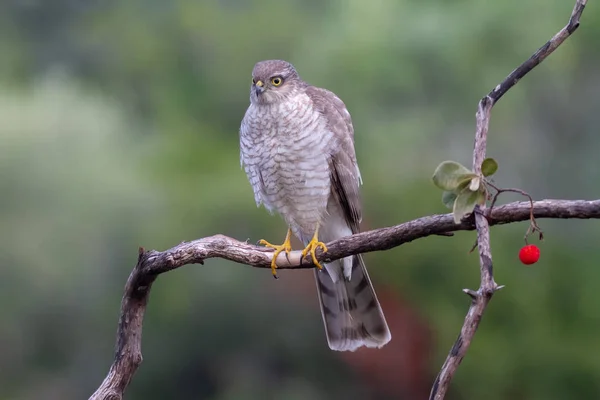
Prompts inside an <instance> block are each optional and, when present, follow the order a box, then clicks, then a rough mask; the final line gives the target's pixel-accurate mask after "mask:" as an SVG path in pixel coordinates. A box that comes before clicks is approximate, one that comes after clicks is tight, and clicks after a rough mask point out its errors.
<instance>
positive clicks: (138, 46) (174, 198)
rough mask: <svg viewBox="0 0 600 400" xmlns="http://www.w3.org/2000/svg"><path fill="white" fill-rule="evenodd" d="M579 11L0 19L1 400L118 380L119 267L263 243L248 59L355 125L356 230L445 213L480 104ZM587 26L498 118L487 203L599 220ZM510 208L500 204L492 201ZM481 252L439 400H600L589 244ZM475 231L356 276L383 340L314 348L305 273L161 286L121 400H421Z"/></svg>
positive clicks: (112, 13)
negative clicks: (527, 259) (213, 241)
mask: <svg viewBox="0 0 600 400" xmlns="http://www.w3.org/2000/svg"><path fill="white" fill-rule="evenodd" d="M573 3H574V1H564V0H503V1H489V0H488V1H481V0H461V1H458V0H456V1H442V0H437V1H431V0H430V1H423V0H420V1H415V0H412V1H411V0H397V1H392V0H381V1H375V0H374V1H371V2H367V1H358V0H353V1H325V2H322V1H317V0H305V1H300V0H289V1H275V0H220V1H217V0H203V1H195V0H173V1H159V0H146V1H139V0H138V1H136V0H132V1H123V2H118V1H115V0H107V1H90V0H88V1H73V0H53V1H48V0H46V1H44V0H2V1H1V2H0V144H1V145H0V194H1V195H0V232H1V234H2V238H1V240H0V299H2V307H0V320H1V323H0V371H1V372H2V373H1V374H0V399H2V400H5V399H6V400H37V399H42V400H54V399H84V398H87V397H88V396H89V395H90V394H91V393H92V392H93V391H94V390H95V389H96V387H97V386H98V385H99V384H100V382H101V381H102V379H103V378H104V376H105V374H106V372H107V371H108V367H109V365H110V363H111V362H112V357H113V348H114V341H115V332H116V325H117V320H118V313H119V305H120V301H121V296H122V291H123V287H124V284H125V281H126V279H127V276H128V274H129V273H130V271H131V269H132V268H133V266H134V264H135V261H136V258H137V247H138V246H144V247H146V248H153V249H158V250H163V249H166V248H169V247H171V246H173V245H176V244H177V243H179V242H181V241H184V240H191V239H195V238H199V237H203V236H208V235H212V234H216V233H223V234H225V235H229V236H232V237H234V238H237V239H240V240H246V239H249V240H250V241H252V242H256V241H257V240H258V239H260V238H266V239H268V240H270V241H275V242H277V241H279V240H281V239H283V235H284V234H285V226H284V224H283V222H282V221H281V220H280V219H279V218H276V217H271V216H269V215H268V213H267V212H266V211H265V210H264V209H257V208H256V206H255V204H254V200H253V196H252V191H251V188H250V186H249V184H248V182H247V181H246V177H245V174H244V172H243V171H242V170H241V169H240V165H239V147H238V127H239V124H240V121H241V119H242V117H243V114H244V112H245V109H246V107H247V105H248V102H249V100H248V96H249V84H250V72H251V70H252V67H253V65H254V63H255V62H256V61H259V60H262V59H268V58H282V59H286V60H288V61H291V62H292V63H294V64H295V66H296V68H297V69H298V71H299V72H300V74H301V76H302V77H303V78H304V79H306V80H307V81H309V82H310V83H313V84H315V85H318V86H323V87H326V88H328V89H330V90H333V91H334V92H336V93H337V94H338V95H339V96H340V97H341V98H342V99H343V100H344V101H345V102H346V104H347V106H348V108H349V110H350V112H351V113H352V116H353V119H354V125H355V129H356V148H357V154H358V159H359V164H360V166H361V170H362V175H363V179H364V182H365V184H364V186H363V188H362V193H363V202H364V214H365V217H364V220H365V221H364V229H369V228H375V227H381V226H388V225H394V224H398V223H401V222H404V221H407V220H410V219H413V218H417V217H420V216H423V215H428V214H434V213H443V212H447V210H446V209H444V207H443V206H442V204H441V202H440V196H441V193H440V191H439V190H438V189H436V188H435V187H434V186H433V184H432V183H431V181H430V177H431V174H432V172H433V170H434V169H435V167H436V166H437V164H438V163H439V162H441V161H443V160H445V159H454V160H457V161H460V162H462V163H463V164H465V165H470V163H471V153H472V143H473V136H474V129H475V128H474V126H475V124H474V114H475V110H476V106H477V102H478V101H479V99H480V98H481V97H482V96H483V95H484V94H486V93H487V92H488V91H489V90H490V89H491V88H493V87H494V86H495V85H496V84H498V83H499V82H500V80H501V79H503V78H504V77H505V76H506V75H507V74H508V73H509V72H510V71H511V70H512V69H513V68H515V67H516V66H517V65H518V64H519V63H520V62H522V61H523V60H525V59H526V58H527V57H529V56H530V54H532V52H533V51H535V49H537V48H538V47H539V46H540V45H542V44H543V43H544V42H545V41H546V40H547V39H548V38H550V37H551V36H552V35H554V34H555V33H556V32H557V31H558V29H560V28H561V27H562V26H563V25H564V24H565V23H566V22H567V20H568V16H569V14H570V12H571V9H572V7H573ZM599 40H600V10H599V9H598V5H597V3H596V2H590V5H589V7H588V9H586V11H585V12H584V14H583V18H582V26H581V28H580V29H579V30H578V31H577V32H576V34H575V35H574V36H573V37H572V38H570V39H569V40H568V41H567V42H566V43H565V44H564V45H563V46H562V47H560V48H559V49H558V50H557V51H556V53H555V54H553V55H552V56H551V57H550V58H549V59H547V60H546V62H545V63H544V64H542V65H541V66H540V67H538V68H537V69H536V70H535V71H534V72H533V73H532V74H531V75H529V76H527V77H526V78H525V79H524V80H523V81H522V82H520V83H519V84H518V85H517V86H516V87H515V88H513V89H512V90H511V91H510V92H509V93H508V94H507V95H506V96H505V97H504V98H503V99H502V101H500V102H499V104H498V105H497V107H495V108H494V111H493V114H492V123H491V127H490V133H489V142H488V154H489V155H490V156H493V157H495V158H496V159H497V160H498V161H499V164H500V170H499V172H498V174H497V176H496V178H495V182H496V184H498V185H499V186H503V187H519V188H522V189H524V190H526V191H528V192H529V193H531V195H532V196H534V198H536V199H543V198H567V199H576V198H584V199H594V198H599V197H600V183H599V170H600V161H599V159H598V156H597V154H598V149H599V148H600V135H598V124H599V123H600V113H599V112H598V110H599V108H600V69H598V63H599V62H600V47H599V46H598V41H599ZM517 199H519V198H518V197H514V196H513V197H511V195H507V196H506V197H503V201H506V202H508V201H513V200H517ZM539 222H540V225H541V227H542V228H543V229H544V231H545V234H546V240H545V242H544V243H542V244H541V250H542V257H541V260H540V262H539V263H538V264H536V265H535V266H533V267H529V268H528V267H524V266H523V265H522V264H520V263H519V261H518V258H517V253H518V249H519V248H520V246H521V245H522V244H523V239H522V238H523V234H524V232H525V230H526V228H527V224H526V223H519V224H512V225H510V226H505V227H498V228H494V229H493V230H492V249H493V255H494V261H495V267H496V280H497V282H498V283H499V284H504V285H506V288H505V289H504V290H502V291H501V292H499V293H498V294H497V295H496V296H495V297H494V300H493V301H492V303H491V305H490V307H489V308H488V310H487V313H486V315H485V318H484V320H483V323H482V325H481V327H480V330H479V332H478V334H477V335H476V338H475V340H474V342H473V343H472V346H471V348H470V350H469V352H468V354H467V357H466V358H465V360H464V361H463V363H462V365H461V367H460V368H459V371H458V373H457V375H456V377H455V380H454V381H453V384H452V389H451V392H450V395H449V396H448V398H449V399H480V398H486V399H490V400H496V399H528V400H538V399H539V400H541V399H544V400H554V399H568V398H569V399H570V398H581V399H583V398H585V399H591V398H600V335H599V330H600V311H599V309H598V307H599V305H600V268H599V267H600V265H599V263H598V258H599V256H600V249H599V246H598V238H599V236H600V224H598V222H597V221H550V220H541V221H539ZM474 238H475V236H474V233H473V232H462V233H459V234H457V235H456V236H455V237H452V238H445V237H431V238H426V239H422V240H418V241H416V242H414V243H410V244H406V245H404V246H401V247H399V248H396V249H393V250H390V251H386V252H379V253H372V254H368V255H367V256H366V261H367V264H368V265H369V270H370V272H371V275H372V277H373V280H374V281H375V286H376V288H377V291H378V293H379V296H380V299H381V301H382V304H383V308H384V310H385V312H386V315H387V317H388V320H389V322H390V325H391V329H392V335H393V339H392V342H391V343H390V344H389V345H388V346H387V347H385V348H384V350H381V351H373V350H370V351H369V350H366V351H363V350H361V351H358V352H356V353H352V354H340V353H334V352H331V351H329V349H328V348H327V345H326V341H325V336H324V333H323V327H322V322H321V317H320V315H319V311H318V306H317V301H316V294H315V289H314V283H313V281H312V280H313V278H312V272H311V271H282V272H281V273H280V277H281V279H280V280H278V281H275V280H274V279H273V278H272V277H271V274H270V271H268V270H263V269H253V268H248V267H243V266H240V265H236V264H233V263H231V262H225V261H221V260H210V261H208V262H207V263H206V265H205V266H187V267H184V268H181V269H179V270H176V271H173V272H170V273H168V274H165V275H163V276H161V277H160V278H159V279H158V281H157V282H156V284H155V285H154V287H153V290H152V294H151V299H150V305H149V308H148V312H147V315H146V319H145V324H144V341H143V354H144V363H143V364H142V366H141V368H140V369H139V370H138V372H137V374H136V375H135V377H134V379H133V382H132V383H131V386H130V387H129V389H128V391H127V398H129V399H148V400H154V399H211V400H235V399H292V400H295V399H298V400H301V399H422V398H426V396H427V394H428V392H429V386H430V384H431V383H432V381H433V379H434V377H435V375H436V373H437V370H438V368H439V367H440V365H441V364H442V362H443V360H444V358H445V357H446V354H447V352H448V350H449V349H450V347H451V345H452V343H453V342H454V340H455V338H456V335H457V333H458V331H459V329H460V326H461V324H462V322H463V318H464V315H465V312H466V310H467V307H468V304H469V300H468V298H467V296H465V295H464V294H463V293H462V292H461V289H463V288H465V287H468V288H477V287H478V283H479V272H478V260H477V256H476V255H475V254H468V250H469V248H470V247H471V245H472V243H473V241H474Z"/></svg>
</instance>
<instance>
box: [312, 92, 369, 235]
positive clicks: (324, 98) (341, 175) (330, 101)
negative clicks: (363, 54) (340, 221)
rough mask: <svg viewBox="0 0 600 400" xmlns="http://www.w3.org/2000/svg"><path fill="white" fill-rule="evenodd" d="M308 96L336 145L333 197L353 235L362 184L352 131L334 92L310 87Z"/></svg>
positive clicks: (332, 178)
mask: <svg viewBox="0 0 600 400" xmlns="http://www.w3.org/2000/svg"><path fill="white" fill-rule="evenodd" d="M306 93H307V95H308V96H309V97H310V99H311V100H312V102H313V104H314V106H315V108H316V109H317V110H318V111H319V113H320V114H321V115H322V116H323V117H324V118H325V119H326V121H327V127H328V128H329V130H330V131H331V132H332V133H333V135H334V137H335V140H336V143H335V144H334V145H333V146H332V149H331V154H330V156H331V157H330V159H329V163H330V167H331V185H332V193H333V195H334V197H335V199H336V201H337V202H338V204H339V205H340V207H341V209H342V210H343V211H344V217H345V218H346V221H347V223H348V226H350V228H351V229H352V232H353V233H357V232H358V231H359V224H360V221H361V219H362V210H361V204H360V194H359V186H360V184H361V183H362V181H361V177H360V171H359V169H358V164H357V162H356V152H355V150H354V127H353V126H352V119H351V117H350V113H349V112H348V110H347V109H346V105H345V104H344V102H343V101H342V100H341V99H340V98H339V97H337V96H336V95H335V94H334V93H333V92H330V91H329V90H326V89H321V88H317V87H314V86H309V87H308V88H307V89H306Z"/></svg>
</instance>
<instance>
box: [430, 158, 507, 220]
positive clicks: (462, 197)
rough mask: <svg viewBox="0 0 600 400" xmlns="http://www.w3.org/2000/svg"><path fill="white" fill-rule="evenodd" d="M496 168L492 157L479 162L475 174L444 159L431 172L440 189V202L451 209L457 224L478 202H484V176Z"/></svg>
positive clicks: (458, 164) (490, 173) (492, 172)
mask: <svg viewBox="0 0 600 400" xmlns="http://www.w3.org/2000/svg"><path fill="white" fill-rule="evenodd" d="M497 170H498V163H497V162H496V160H494V159H493V158H486V159H485V160H484V161H483V163H482V164H481V174H480V175H479V174H476V173H475V172H473V171H472V170H470V169H468V168H467V167H465V166H464V165H462V164H461V163H458V162H456V161H444V162H443V163H441V164H440V165H438V167H437V168H436V169H435V172H434V173H433V178H432V179H433V183H434V184H435V185H436V186H437V187H439V188H440V189H442V190H443V191H444V193H443V194H442V203H444V205H445V206H446V207H448V208H450V209H451V210H452V214H454V222H456V223H457V224H458V223H460V221H461V220H462V219H463V217H464V216H466V215H468V214H470V213H472V212H473V209H474V208H475V206H476V205H478V204H480V205H481V204H484V203H485V201H486V198H487V188H486V186H485V177H488V176H491V175H493V174H494V173H495V172H496V171H497Z"/></svg>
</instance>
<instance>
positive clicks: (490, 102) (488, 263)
mask: <svg viewBox="0 0 600 400" xmlns="http://www.w3.org/2000/svg"><path fill="white" fill-rule="evenodd" d="M586 3H587V0H577V1H576V3H575V6H574V7H573V11H572V13H571V17H570V18H569V22H568V23H567V25H566V26H565V27H564V28H562V29H561V30H560V31H559V32H558V33H557V34H556V35H554V37H552V39H550V40H549V41H548V42H546V44H545V45H543V46H542V47H540V48H539V49H538V50H537V51H536V52H535V53H534V54H533V55H532V56H531V57H530V58H529V59H528V60H527V61H525V62H524V63H523V64H521V65H520V66H519V67H518V68H517V69H515V70H514V71H513V72H511V73H510V74H509V75H508V76H507V77H506V78H505V79H504V80H503V81H502V82H501V83H500V84H499V85H498V86H496V87H495V88H494V89H493V90H492V91H491V92H490V93H489V94H488V95H487V96H485V97H484V98H483V99H481V101H480V102H479V105H478V107H477V113H476V116H475V118H476V121H477V128H476V132H475V145H474V149H473V171H474V172H475V173H476V174H479V175H480V174H481V163H482V162H483V160H484V159H485V154H486V147H487V133H488V128H489V124H490V114H491V111H492V107H494V104H496V103H497V102H498V100H500V98H501V97H502V96H503V95H504V94H505V93H506V92H507V91H508V90H510V89H511V88H512V87H513V86H514V85H516V84H517V82H519V80H520V79H521V78H523V77H524V76H525V75H527V74H528V73H529V72H530V71H531V70H533V68H535V67H536V66H537V65H538V64H540V63H541V62H542V61H544V59H545V58H546V57H548V56H549V55H550V54H552V52H554V50H556V49H557V48H558V46H560V45H561V44H562V43H563V42H564V41H565V40H566V39H567V38H568V37H569V36H570V35H571V34H572V33H573V32H574V31H575V30H576V29H577V28H578V27H579V19H580V17H581V14H582V13H583V9H584V8H585V5H586ZM484 209H485V205H483V206H477V207H475V212H474V215H475V226H476V228H477V247H478V249H479V263H480V274H481V283H480V285H479V289H478V290H477V291H473V290H470V289H464V291H465V293H467V294H468V295H469V296H470V297H471V305H470V307H469V311H468V312H467V316H466V317H465V322H464V324H463V326H462V328H461V331H460V334H459V335H458V338H457V339H456V341H455V342H454V345H453V346H452V348H451V349H450V353H449V354H448V357H446V361H445V362H444V364H443V365H442V368H441V370H440V372H439V374H438V376H437V378H436V379H435V381H434V383H433V387H432V389H431V393H430V395H429V398H430V400H442V399H443V398H444V396H445V395H446V392H447V390H448V387H449V386H450V381H451V380H452V377H453V376H454V373H455V372H456V370H457V368H458V366H459V365H460V363H461V361H462V359H463V358H464V356H465V354H466V352H467V350H468V348H469V346H470V344H471V340H472V339H473V337H474V335H475V332H476V331H477V328H478V327H479V323H480V322H481V318H482V317H483V313H484V311H485V309H486V307H487V305H488V303H489V301H490V300H491V299H492V296H493V295H494V292H495V291H497V290H498V289H501V288H502V286H498V285H497V284H496V282H495V281H494V270H493V263H492V251H491V246H490V229H489V223H488V220H487V219H486V217H485V213H484Z"/></svg>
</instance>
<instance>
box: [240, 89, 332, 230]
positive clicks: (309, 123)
mask: <svg viewBox="0 0 600 400" xmlns="http://www.w3.org/2000/svg"><path fill="white" fill-rule="evenodd" d="M245 120H246V121H245V122H246V124H247V125H246V129H245V131H246V132H243V133H242V134H243V136H244V133H245V136H247V137H246V138H244V137H242V142H244V141H248V143H247V145H245V146H244V143H242V158H243V160H242V161H243V162H244V163H246V164H252V165H254V167H255V168H256V172H257V173H258V174H259V176H258V178H259V179H258V180H257V182H256V184H258V185H261V191H260V196H261V198H260V201H261V202H262V203H263V204H264V205H265V207H266V208H267V209H269V210H270V211H277V212H278V213H279V214H281V215H282V216H283V218H284V219H285V220H286V222H287V223H288V225H289V226H290V227H291V228H292V230H293V231H294V233H295V234H297V235H300V236H307V235H312V233H313V232H314V229H315V227H316V226H317V224H318V223H319V222H320V221H321V220H322V219H323V217H324V216H325V213H326V209H327V201H328V199H329V195H330V191H331V182H330V170H329V168H330V167H329V163H328V158H329V152H328V150H329V149H331V148H332V145H334V143H332V141H333V139H334V138H333V135H332V133H331V132H330V130H329V129H327V125H326V121H325V119H324V118H323V116H322V115H321V114H320V113H319V112H318V111H317V110H315V109H314V108H313V105H312V101H311V100H310V98H309V97H308V96H307V95H306V94H305V93H299V94H297V95H296V96H293V97H291V98H289V99H287V101H283V102H280V103H278V104H274V105H256V104H253V105H252V106H251V107H250V108H249V109H248V113H247V114H246V117H245ZM244 148H245V149H244ZM249 148H251V149H252V150H250V151H248V149H249ZM244 152H246V154H244ZM253 185H254V183H253ZM255 192H256V191H255ZM257 200H259V199H257Z"/></svg>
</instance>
